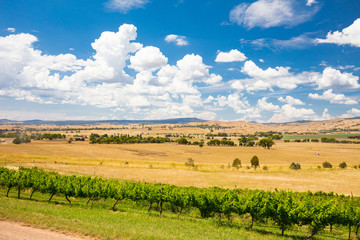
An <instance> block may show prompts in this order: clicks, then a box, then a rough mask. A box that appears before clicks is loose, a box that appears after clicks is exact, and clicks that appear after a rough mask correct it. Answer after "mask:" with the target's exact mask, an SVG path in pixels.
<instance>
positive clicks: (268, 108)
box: [257, 97, 280, 112]
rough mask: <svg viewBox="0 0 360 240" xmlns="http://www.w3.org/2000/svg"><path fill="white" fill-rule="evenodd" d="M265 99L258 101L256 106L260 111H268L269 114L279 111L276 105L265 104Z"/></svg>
mask: <svg viewBox="0 0 360 240" xmlns="http://www.w3.org/2000/svg"><path fill="white" fill-rule="evenodd" d="M267 99H268V98H267V97H263V98H261V99H259V100H258V102H257V105H258V107H259V108H260V109H261V110H265V111H269V112H277V111H279V110H280V107H279V106H278V105H274V104H272V103H269V102H267Z"/></svg>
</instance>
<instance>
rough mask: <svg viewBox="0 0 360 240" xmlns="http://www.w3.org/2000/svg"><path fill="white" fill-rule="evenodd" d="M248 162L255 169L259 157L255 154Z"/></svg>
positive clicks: (258, 164)
mask: <svg viewBox="0 0 360 240" xmlns="http://www.w3.org/2000/svg"><path fill="white" fill-rule="evenodd" d="M250 163H251V166H252V167H254V168H255V170H256V168H257V167H259V166H260V163H259V158H258V157H257V156H256V155H255V156H253V157H252V158H251V160H250Z"/></svg>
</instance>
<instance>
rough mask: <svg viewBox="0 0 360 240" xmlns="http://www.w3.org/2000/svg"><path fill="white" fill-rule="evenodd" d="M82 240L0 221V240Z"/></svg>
mask: <svg viewBox="0 0 360 240" xmlns="http://www.w3.org/2000/svg"><path fill="white" fill-rule="evenodd" d="M49 239H51V240H84V239H82V238H78V237H73V236H67V235H65V234H62V233H57V232H52V231H50V230H45V229H37V228H32V227H26V226H22V225H21V224H19V223H15V222H5V221H0V240H49Z"/></svg>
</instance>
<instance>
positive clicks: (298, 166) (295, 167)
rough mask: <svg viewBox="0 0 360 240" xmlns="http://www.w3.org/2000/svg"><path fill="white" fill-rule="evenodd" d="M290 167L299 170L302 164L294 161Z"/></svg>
mask: <svg viewBox="0 0 360 240" xmlns="http://www.w3.org/2000/svg"><path fill="white" fill-rule="evenodd" d="M290 169H293V170H299V169H301V165H300V163H294V162H292V163H291V164H290Z"/></svg>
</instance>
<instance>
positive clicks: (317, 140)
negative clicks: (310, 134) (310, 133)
mask: <svg viewBox="0 0 360 240" xmlns="http://www.w3.org/2000/svg"><path fill="white" fill-rule="evenodd" d="M311 142H319V139H316V138H314V139H311Z"/></svg>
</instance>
